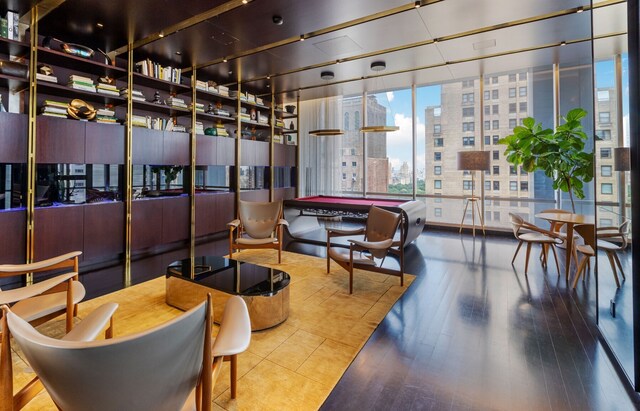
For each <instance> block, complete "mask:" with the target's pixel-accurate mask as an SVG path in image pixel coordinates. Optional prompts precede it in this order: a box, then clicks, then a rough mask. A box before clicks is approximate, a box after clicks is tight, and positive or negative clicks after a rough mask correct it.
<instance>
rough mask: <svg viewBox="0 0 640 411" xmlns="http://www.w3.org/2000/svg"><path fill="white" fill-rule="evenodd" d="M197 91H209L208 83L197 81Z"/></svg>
mask: <svg viewBox="0 0 640 411" xmlns="http://www.w3.org/2000/svg"><path fill="white" fill-rule="evenodd" d="M196 90H202V91H209V87H208V86H207V82H206V81H202V80H196Z"/></svg>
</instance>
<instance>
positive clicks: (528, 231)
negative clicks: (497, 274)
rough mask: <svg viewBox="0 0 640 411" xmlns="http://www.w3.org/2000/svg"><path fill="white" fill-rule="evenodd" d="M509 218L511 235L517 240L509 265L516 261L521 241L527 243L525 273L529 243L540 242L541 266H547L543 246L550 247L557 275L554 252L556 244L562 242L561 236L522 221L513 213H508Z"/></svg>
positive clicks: (525, 271) (526, 263)
mask: <svg viewBox="0 0 640 411" xmlns="http://www.w3.org/2000/svg"><path fill="white" fill-rule="evenodd" d="M509 218H510V219H511V228H512V229H513V235H514V236H515V238H516V239H517V240H518V241H519V243H518V248H516V252H515V253H514V254H513V258H512V259H511V265H513V263H514V262H515V261H516V257H517V256H518V252H519V251H520V247H522V244H523V243H527V255H526V257H525V263H524V274H525V275H527V271H528V269H529V255H530V254H531V245H532V244H540V245H541V246H542V247H543V252H542V266H543V267H545V268H546V267H547V253H546V252H544V248H545V247H547V246H548V247H550V248H551V251H553V258H554V259H555V260H556V269H557V270H558V275H560V266H559V265H558V254H557V253H556V247H555V246H556V245H559V244H562V243H563V240H562V238H561V237H560V236H559V235H558V234H557V233H556V232H554V231H549V230H544V229H542V228H540V227H538V226H536V225H534V224H531V223H528V222H526V221H524V219H523V218H522V217H520V216H517V215H515V214H512V213H509Z"/></svg>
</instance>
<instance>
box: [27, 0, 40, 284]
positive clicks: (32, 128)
mask: <svg viewBox="0 0 640 411" xmlns="http://www.w3.org/2000/svg"><path fill="white" fill-rule="evenodd" d="M30 13H31V14H30V17H31V36H30V45H29V46H30V47H29V61H30V62H31V64H29V130H28V133H29V135H28V141H27V244H26V246H27V250H26V257H27V258H26V259H27V263H32V262H33V260H34V257H35V227H34V223H35V205H36V202H35V190H36V149H37V145H36V114H37V104H36V103H37V101H36V96H37V95H38V94H37V91H38V82H37V80H36V73H37V67H38V8H37V7H34V8H32V9H31V12H30ZM25 280H26V283H27V285H30V284H33V273H29V274H27V275H26V277H25Z"/></svg>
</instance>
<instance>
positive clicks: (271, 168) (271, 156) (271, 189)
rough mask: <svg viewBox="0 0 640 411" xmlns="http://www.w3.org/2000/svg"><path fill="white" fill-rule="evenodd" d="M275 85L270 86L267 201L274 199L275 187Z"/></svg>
mask: <svg viewBox="0 0 640 411" xmlns="http://www.w3.org/2000/svg"><path fill="white" fill-rule="evenodd" d="M274 88H275V86H274V85H272V86H271V141H270V143H269V201H274V199H275V188H274V187H273V183H274V181H275V178H274V176H273V173H274V172H275V155H274V152H273V151H274V148H275V146H274V145H273V144H274V142H273V136H275V133H276V94H275V92H274V90H273V89H274Z"/></svg>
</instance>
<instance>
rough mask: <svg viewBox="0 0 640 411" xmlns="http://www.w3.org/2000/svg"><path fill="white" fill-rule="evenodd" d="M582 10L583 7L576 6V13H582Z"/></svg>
mask: <svg viewBox="0 0 640 411" xmlns="http://www.w3.org/2000/svg"><path fill="white" fill-rule="evenodd" d="M583 11H584V8H582V7H578V10H576V13H582V12H583Z"/></svg>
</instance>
